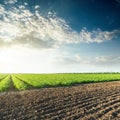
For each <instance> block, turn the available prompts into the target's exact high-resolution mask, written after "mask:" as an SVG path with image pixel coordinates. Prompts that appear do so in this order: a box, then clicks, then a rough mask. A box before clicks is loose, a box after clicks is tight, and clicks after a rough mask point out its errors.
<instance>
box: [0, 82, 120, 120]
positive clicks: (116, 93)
mask: <svg viewBox="0 0 120 120" xmlns="http://www.w3.org/2000/svg"><path fill="white" fill-rule="evenodd" d="M47 119H48V120H77V119H78V120H119V119H120V82H119V81H116V82H104V83H92V84H82V85H77V86H71V87H58V88H42V89H39V90H27V91H22V92H4V93H0V120H47Z"/></svg>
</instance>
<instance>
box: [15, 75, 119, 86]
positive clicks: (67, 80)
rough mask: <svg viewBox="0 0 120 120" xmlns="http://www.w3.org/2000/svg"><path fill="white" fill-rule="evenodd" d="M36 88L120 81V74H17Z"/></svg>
mask: <svg viewBox="0 0 120 120" xmlns="http://www.w3.org/2000/svg"><path fill="white" fill-rule="evenodd" d="M17 76H18V77H19V78H21V79H22V80H24V81H25V82H27V83H29V84H30V85H32V86H34V87H38V88H39V87H46V86H64V85H73V84H77V83H90V82H103V81H113V80H120V74H106V73H105V74H104V73H103V74H101V73H100V74H17Z"/></svg>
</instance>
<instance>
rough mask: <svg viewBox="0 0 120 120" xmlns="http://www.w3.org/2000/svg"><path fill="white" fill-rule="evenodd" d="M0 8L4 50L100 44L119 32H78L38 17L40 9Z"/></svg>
mask: <svg viewBox="0 0 120 120" xmlns="http://www.w3.org/2000/svg"><path fill="white" fill-rule="evenodd" d="M16 2H17V0H6V1H5V4H15V3H16ZM6 6H7V5H0V16H1V18H0V46H1V47H6V46H7V47H8V46H14V45H23V46H27V47H34V48H39V49H47V48H54V47H59V46H60V45H64V44H78V43H94V42H95V43H102V42H105V41H108V40H112V39H113V38H115V37H116V36H117V35H118V34H120V31H119V30H113V31H102V30H100V29H97V30H93V31H88V30H87V28H83V29H82V30H81V31H80V32H78V31H75V30H73V29H72V28H71V27H70V26H69V25H68V24H67V22H66V21H65V20H64V19H62V18H60V17H57V16H56V14H55V13H51V12H48V14H47V16H45V17H44V16H42V14H41V12H40V6H39V5H36V6H34V9H33V10H31V11H30V10H29V9H28V4H27V3H24V4H23V5H17V6H16V7H15V6H12V7H11V8H9V9H7V8H6Z"/></svg>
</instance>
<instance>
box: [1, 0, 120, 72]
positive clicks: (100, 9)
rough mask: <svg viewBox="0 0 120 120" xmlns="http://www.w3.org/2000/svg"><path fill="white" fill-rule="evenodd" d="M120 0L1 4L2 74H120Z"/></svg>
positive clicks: (15, 0) (39, 0)
mask: <svg viewBox="0 0 120 120" xmlns="http://www.w3.org/2000/svg"><path fill="white" fill-rule="evenodd" d="M119 11H120V0H0V73H81V72H120V12H119Z"/></svg>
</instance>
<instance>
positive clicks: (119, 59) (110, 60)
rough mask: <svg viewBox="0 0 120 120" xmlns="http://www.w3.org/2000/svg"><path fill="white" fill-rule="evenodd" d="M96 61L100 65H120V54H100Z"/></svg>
mask: <svg viewBox="0 0 120 120" xmlns="http://www.w3.org/2000/svg"><path fill="white" fill-rule="evenodd" d="M95 62H96V64H98V65H111V66H112V65H120V56H114V55H111V56H98V57H96V60H95Z"/></svg>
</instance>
